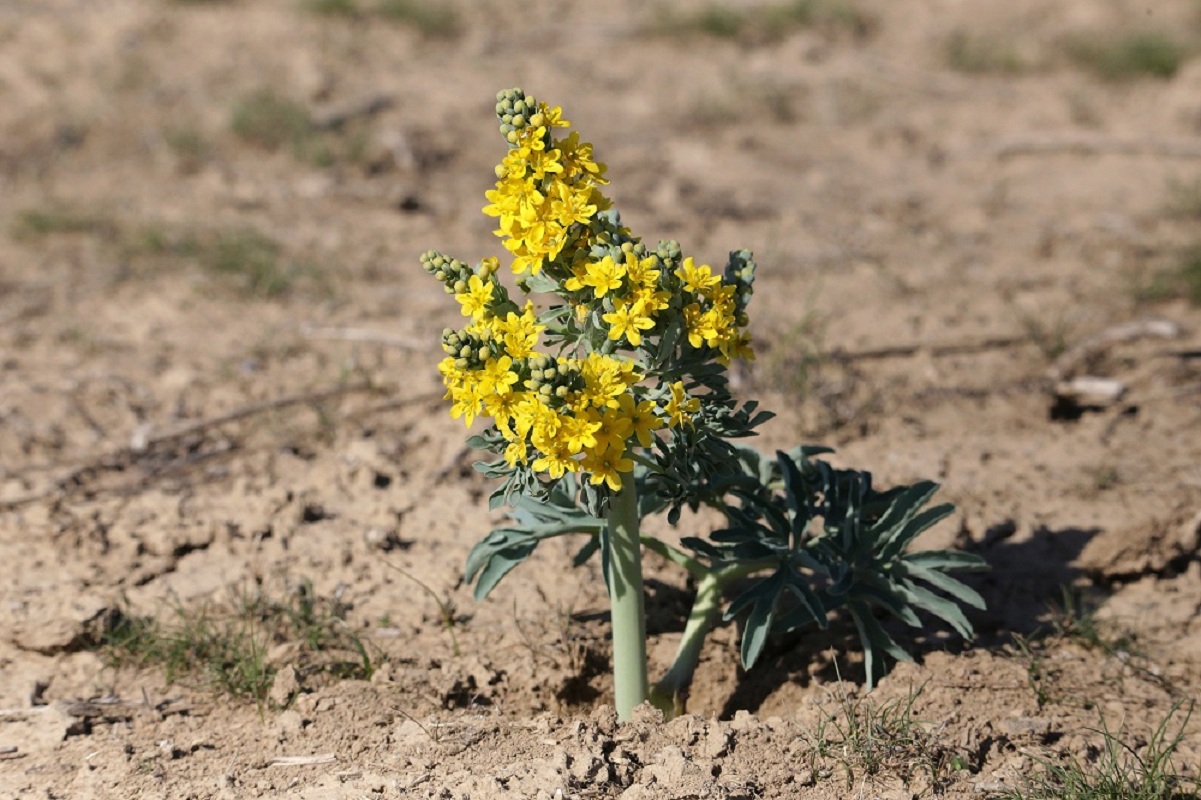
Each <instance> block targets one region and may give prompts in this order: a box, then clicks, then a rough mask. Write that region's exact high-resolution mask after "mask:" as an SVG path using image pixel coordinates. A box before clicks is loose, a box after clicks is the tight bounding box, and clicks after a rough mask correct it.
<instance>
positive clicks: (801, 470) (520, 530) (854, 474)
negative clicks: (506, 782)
mask: <svg viewBox="0 0 1201 800" xmlns="http://www.w3.org/2000/svg"><path fill="white" fill-rule="evenodd" d="M822 452H827V451H826V450H825V449H824V448H816V447H811V448H797V449H795V450H793V451H791V452H789V453H777V454H776V458H775V459H774V460H773V459H769V458H766V457H764V456H763V455H761V454H759V453H758V452H757V451H755V450H753V449H750V448H738V449H737V450H736V451H734V458H732V459H727V460H726V461H725V462H723V463H724V464H725V465H727V466H728V467H731V468H728V469H724V470H718V469H714V470H712V471H709V472H707V473H700V474H697V475H695V476H691V477H690V478H688V479H687V480H689V481H691V483H690V485H691V486H692V487H693V491H692V492H691V493H690V495H689V496H688V497H687V498H686V499H684V502H686V503H689V504H691V505H695V504H704V505H708V506H712V507H714V508H717V509H719V510H722V511H724V513H725V514H726V516H727V520H728V522H729V527H728V528H725V529H723V530H719V531H716V532H714V533H713V534H712V535H711V536H710V537H709V538H708V539H702V538H699V537H686V538H684V539H683V540H682V541H681V544H682V545H683V546H684V547H685V548H687V549H688V550H690V551H692V553H693V555H692V556H691V557H690V556H683V557H682V562H683V563H686V564H689V565H693V571H694V575H698V574H699V575H705V574H711V575H716V576H723V575H724V576H728V580H727V579H722V582H723V583H726V584H727V585H728V584H732V583H733V581H734V579H736V578H743V577H746V576H747V575H748V574H754V575H755V576H756V578H755V580H754V582H753V583H751V584H750V585H749V587H747V588H745V589H744V590H743V591H742V592H741V593H740V594H739V595H738V596H737V597H736V598H734V600H733V601H732V602H731V603H730V605H729V607H728V608H727V610H726V612H725V618H726V619H727V620H730V619H734V618H742V619H743V620H744V624H743V633H742V645H741V654H742V663H743V666H744V667H746V668H747V669H750V668H751V667H753V666H754V665H755V662H756V661H757V660H758V659H759V657H760V656H761V655H762V652H763V648H764V645H765V644H766V642H767V639H768V636H769V635H770V634H772V633H775V632H788V631H794V630H797V629H800V628H805V627H809V626H814V625H816V626H818V627H826V626H827V625H828V624H829V618H830V615H831V614H832V613H833V612H836V611H838V610H843V611H845V612H846V613H847V614H848V615H849V616H850V617H851V619H852V620H853V621H854V624H855V627H856V629H857V631H858V633H859V638H860V642H861V644H862V646H863V650H864V656H865V662H866V670H867V679H868V685H869V686H871V685H872V684H874V682H875V681H876V680H877V679H878V678H879V677H880V676H881V675H883V674H884V672H885V668H886V664H887V661H888V660H910V656H909V654H908V653H907V652H906V651H905V649H904V648H903V647H902V646H901V645H900V644H899V643H898V642H897V641H896V640H895V639H894V638H893V637H892V635H891V634H890V633H889V632H888V631H887V630H886V629H885V627H884V625H883V624H881V622H880V620H879V619H877V614H878V613H882V614H884V615H885V616H891V617H893V618H895V619H897V620H899V621H901V622H903V623H904V624H906V625H907V626H909V627H913V628H920V627H921V626H922V621H921V618H920V617H919V616H918V614H919V612H922V613H927V614H930V615H932V616H934V617H936V618H938V619H940V620H942V621H943V622H945V623H947V624H948V625H950V626H951V627H952V628H953V629H954V630H955V631H956V632H957V633H959V634H960V635H962V636H964V637H965V638H970V637H971V636H972V625H971V623H970V622H969V621H968V619H967V617H966V616H965V615H964V614H963V612H962V610H961V609H960V605H961V604H963V605H969V606H972V607H974V608H983V607H984V600H983V598H982V597H981V596H980V595H979V594H978V593H977V592H976V591H975V590H974V589H972V588H971V587H969V586H967V585H966V584H964V583H962V582H960V581H959V580H957V579H955V578H953V577H951V576H950V575H949V573H951V572H956V571H978V570H982V569H985V568H986V565H985V562H984V561H983V559H981V558H980V557H979V556H976V555H972V554H969V553H963V552H960V551H954V550H937V551H919V552H909V551H908V547H909V545H910V544H911V543H912V542H913V540H914V539H916V538H917V536H918V535H920V534H921V533H922V532H924V531H926V530H928V529H929V528H930V527H931V526H933V525H934V524H936V523H937V522H939V521H940V520H942V519H944V518H946V516H947V515H949V514H950V513H951V511H952V508H951V506H949V505H946V504H943V505H937V506H933V507H929V508H926V507H925V506H926V505H927V503H928V502H929V500H930V498H931V497H932V496H933V494H934V492H935V490H936V489H937V485H936V484H934V483H932V482H930V481H922V482H919V483H917V484H914V485H912V486H898V487H894V488H892V489H888V490H885V491H879V490H877V489H875V488H874V487H873V486H872V481H871V474H870V473H867V472H861V471H857V470H850V469H835V468H833V467H831V466H830V465H829V464H827V463H825V462H824V461H821V460H818V459H815V458H813V456H815V455H818V454H820V453H822ZM673 463H674V462H673ZM482 468H483V469H485V471H486V470H487V467H482ZM636 476H637V480H638V486H639V497H640V498H641V506H640V512H641V513H642V514H643V516H645V515H647V514H650V513H655V512H657V511H661V510H663V509H666V508H669V507H672V506H673V504H676V503H679V502H680V501H681V498H680V497H679V496H678V495H677V493H676V489H677V488H678V485H677V484H675V483H674V482H671V481H666V482H665V481H662V480H659V479H658V477H659V476H658V474H657V473H655V472H652V471H648V470H646V469H645V468H643V469H639V470H638V471H637V472H636ZM577 488H578V486H577V484H576V482H575V481H574V479H572V480H564V481H561V482H559V483H558V484H557V485H556V486H555V488H554V490H553V491H552V492H551V494H550V495H549V496H548V497H547V498H545V499H541V500H540V499H536V498H533V497H530V496H527V495H516V496H515V497H514V498H513V506H514V510H513V515H512V522H511V524H509V525H506V526H503V527H501V528H498V529H496V530H494V531H493V532H492V533H491V534H489V535H488V537H486V538H485V539H484V540H483V541H482V542H480V543H479V544H477V545H476V546H475V548H474V549H473V550H472V552H471V555H470V556H469V558H468V562H467V570H466V574H467V579H468V581H475V582H476V588H475V593H476V597H477V598H479V599H482V598H484V597H486V596H487V595H488V593H489V592H491V591H492V589H494V588H495V587H496V585H497V583H499V581H500V580H501V579H502V578H503V577H504V576H505V575H506V574H508V573H509V571H511V570H512V569H513V568H514V567H516V566H517V565H518V564H520V563H521V562H522V561H524V560H525V559H526V558H528V557H529V556H530V555H531V554H532V553H533V551H534V549H535V548H536V547H537V545H538V544H539V543H540V542H541V541H543V540H544V539H547V538H552V537H557V536H563V535H567V534H584V535H587V536H588V537H589V538H588V541H587V542H586V544H585V545H584V547H583V548H582V549H581V550H580V553H579V556H578V557H577V559H576V561H577V564H578V563H582V562H583V561H584V560H586V559H587V558H588V557H590V556H591V555H592V554H593V553H595V552H598V551H599V550H600V549H601V546H602V544H603V537H602V533H603V530H604V521H603V520H602V519H600V518H599V517H597V516H595V515H593V514H591V513H590V512H589V511H588V510H586V509H585V508H584V507H583V506H582V505H581V504H580V502H579V500H578V498H577V494H576V492H577ZM655 549H657V550H661V551H670V548H668V547H667V545H664V544H663V543H661V542H659V543H657V546H656V548H655ZM681 555H682V554H681ZM668 557H669V558H670V557H671V555H670V554H669V553H668Z"/></svg>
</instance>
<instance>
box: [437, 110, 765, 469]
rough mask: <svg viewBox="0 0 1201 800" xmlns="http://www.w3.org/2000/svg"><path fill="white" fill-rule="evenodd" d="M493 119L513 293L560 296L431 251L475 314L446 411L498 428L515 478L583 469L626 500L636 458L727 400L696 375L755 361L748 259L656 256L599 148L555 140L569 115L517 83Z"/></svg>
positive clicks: (447, 372)
mask: <svg viewBox="0 0 1201 800" xmlns="http://www.w3.org/2000/svg"><path fill="white" fill-rule="evenodd" d="M496 112H497V116H498V117H499V118H500V121H501V133H502V135H503V136H504V137H505V140H506V141H507V142H508V144H509V152H508V154H507V155H506V156H505V158H504V160H503V161H502V162H501V164H500V165H499V166H498V167H497V169H496V175H497V178H498V180H497V183H496V187H495V188H494V189H492V190H490V191H488V192H487V198H488V200H489V201H490V204H489V205H488V206H486V207H485V208H484V213H485V214H488V215H490V216H494V217H497V218H498V219H499V227H498V229H497V231H496V233H497V235H498V236H500V237H501V238H502V239H503V240H504V246H505V248H506V249H507V250H508V251H509V253H510V254H511V255H512V264H511V266H512V271H513V272H514V273H515V274H517V275H518V276H519V277H518V287H519V288H520V289H521V290H522V291H523V292H524V293H526V294H529V293H530V292H533V291H539V292H545V293H550V294H552V295H556V296H557V298H558V302H556V303H554V304H552V305H551V306H550V308H549V309H547V310H545V311H543V312H542V313H538V312H537V310H536V307H535V304H534V302H533V300H530V299H526V300H525V301H524V303H522V304H519V303H518V302H516V301H514V300H513V299H511V298H510V296H509V292H508V290H507V289H506V288H505V286H504V285H503V284H502V283H501V281H500V280H499V278H498V275H497V272H498V269H499V261H498V260H497V259H495V258H489V259H485V260H483V261H482V262H480V263H479V264H478V265H477V266H476V267H475V268H471V267H468V266H467V265H466V264H464V263H463V262H461V261H457V260H455V259H453V258H450V257H448V256H445V255H443V254H441V253H439V252H437V251H432V250H431V251H429V252H427V253H425V254H424V255H423V256H422V266H423V268H424V269H425V271H426V272H428V273H430V274H431V275H433V276H434V277H435V278H437V279H438V280H439V281H441V282H442V283H443V285H444V287H445V289H446V291H447V292H448V293H449V294H452V295H453V296H454V298H455V300H456V301H457V302H458V303H459V305H460V310H461V312H462V314H463V316H464V317H470V322H469V323H468V324H467V325H466V326H465V327H464V328H462V329H461V330H451V329H447V330H446V331H444V332H443V341H442V344H443V349H444V350H445V351H446V353H447V357H446V358H445V359H443V361H442V362H441V364H440V365H439V370H440V372H441V374H442V377H443V381H444V383H445V385H446V388H447V398H448V399H450V400H451V401H452V406H451V414H452V416H454V417H455V418H456V419H457V418H462V419H463V420H464V421H465V422H466V424H467V425H469V426H470V425H471V424H472V422H473V421H474V420H475V418H476V417H480V416H485V417H488V418H490V419H491V421H492V428H491V429H490V430H491V432H492V436H493V438H492V440H491V441H492V442H493V443H495V446H494V448H493V449H494V451H495V452H497V453H501V454H503V460H504V463H505V464H506V465H507V468H508V469H509V470H510V471H513V472H517V471H520V470H527V471H529V472H531V473H533V474H534V475H536V476H542V477H543V478H544V479H550V480H557V479H559V478H562V477H563V476H564V475H565V474H567V473H577V472H580V473H584V474H586V475H587V476H588V478H589V483H590V484H592V485H600V484H604V485H606V486H608V487H609V488H610V489H612V490H614V491H616V490H618V489H619V488H620V487H621V485H622V475H623V474H627V473H630V472H631V471H632V470H633V469H634V461H635V460H636V458H637V456H636V455H635V452H634V449H633V448H635V447H640V448H643V449H644V450H649V449H651V448H653V447H654V446H655V445H656V443H657V442H658V441H659V440H660V439H661V438H662V437H664V436H666V437H673V436H681V435H683V433H684V431H686V430H689V429H692V428H693V427H694V423H695V420H696V418H697V416H698V414H701V413H702V400H701V398H702V397H704V398H705V399H706V401H707V402H708V401H711V400H713V401H719V402H721V403H724V402H726V401H728V396H727V395H726V394H725V393H724V391H715V389H723V390H724V384H720V385H719V384H718V383H715V382H714V381H715V380H717V379H716V378H714V377H713V376H714V374H715V370H713V369H709V370H701V372H703V373H704V375H702V376H701V377H697V374H696V373H697V372H698V370H697V367H698V366H700V365H703V364H704V363H706V362H708V361H716V362H718V363H719V364H721V365H723V366H724V365H727V364H728V363H729V361H730V359H731V358H739V357H741V358H752V357H753V353H752V351H751V348H750V337H749V334H748V333H747V331H746V329H745V325H746V321H747V319H746V313H745V307H746V302H747V300H748V299H749V297H750V287H751V281H752V279H753V272H754V263H753V262H752V261H751V260H750V256H749V253H746V252H745V251H740V252H737V253H732V254H731V259H730V263H729V265H728V266H727V268H726V271H725V273H724V275H723V274H715V273H714V272H713V270H712V268H711V267H710V266H708V265H703V264H697V263H696V261H695V260H694V259H693V258H691V257H683V256H682V254H681V253H680V249H679V245H678V244H676V243H675V242H663V243H660V245H659V247H658V248H657V249H655V250H650V249H649V248H647V247H646V246H645V245H644V244H642V242H641V241H640V240H638V239H637V238H634V237H633V236H631V234H630V232H629V231H628V230H627V229H625V228H624V227H622V226H621V223H620V218H619V217H618V215H617V212H616V210H614V209H613V208H612V204H611V203H610V201H609V200H608V198H606V197H605V196H604V195H603V194H602V193H601V192H600V189H599V187H600V186H602V185H604V184H605V183H607V181H606V180H605V178H604V173H605V166H604V165H603V164H600V163H597V162H596V161H594V160H593V157H592V145H590V144H588V143H587V142H581V141H580V139H579V134H578V133H575V132H570V133H567V134H566V135H564V136H561V137H558V138H556V137H555V136H554V135H553V134H552V131H553V130H554V129H558V128H568V127H569V123H568V122H567V121H566V120H564V119H563V116H562V110H561V109H560V108H559V107H557V106H554V107H552V106H549V105H547V104H546V103H542V102H538V101H536V100H535V99H534V98H533V97H530V96H529V95H526V94H525V93H524V92H522V91H521V90H520V89H511V90H507V91H504V92H501V93H500V94H499V95H497V106H496ZM690 390H691V391H692V393H691V394H690ZM657 431H660V433H658V434H657V433H656V432H657ZM693 438H694V439H695V438H696V437H695V436H694V437H693ZM498 463H499V462H498Z"/></svg>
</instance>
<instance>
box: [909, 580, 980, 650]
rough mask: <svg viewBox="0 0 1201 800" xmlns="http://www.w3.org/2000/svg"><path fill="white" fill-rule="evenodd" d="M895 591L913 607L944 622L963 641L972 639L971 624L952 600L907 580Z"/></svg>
mask: <svg viewBox="0 0 1201 800" xmlns="http://www.w3.org/2000/svg"><path fill="white" fill-rule="evenodd" d="M896 590H897V592H898V593H899V594H900V595H901V596H903V597H905V598H906V599H907V600H908V601H909V602H910V603H912V604H913V605H915V606H917V607H918V608H920V609H922V610H923V611H928V612H930V613H931V614H933V615H934V616H936V617H938V618H939V619H942V620H944V621H946V622H947V623H948V624H949V625H950V626H951V627H952V628H954V629H955V631H956V632H957V633H958V634H959V635H960V636H962V637H963V638H964V639H971V638H972V635H973V631H972V623H970V622H968V619H967V617H965V616H964V615H963V611H962V610H960V608H959V606H958V605H956V604H955V602H954V601H953V600H948V599H947V598H945V597H939V596H938V595H936V594H935V593H934V592H932V591H930V590H929V589H926V588H923V587H921V586H918V585H917V584H916V583H914V582H913V581H909V580H903V581H901V582H900V583H899V584H898V585H897V587H896Z"/></svg>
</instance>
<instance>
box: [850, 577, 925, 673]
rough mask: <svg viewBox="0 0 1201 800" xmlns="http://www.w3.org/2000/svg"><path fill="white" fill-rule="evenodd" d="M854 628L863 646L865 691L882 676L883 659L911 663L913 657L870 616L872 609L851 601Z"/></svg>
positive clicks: (883, 670)
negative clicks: (888, 657) (865, 673)
mask: <svg viewBox="0 0 1201 800" xmlns="http://www.w3.org/2000/svg"><path fill="white" fill-rule="evenodd" d="M848 610H849V611H850V612H851V618H852V619H853V620H854V621H855V628H856V629H857V630H858V631H859V643H860V644H861V645H863V662H864V668H865V670H866V671H867V690H868V691H869V692H870V691H871V690H872V689H873V688H874V687H875V685H876V679H877V678H878V677H882V676H883V675H884V672H885V669H884V657H885V656H891V657H892V658H893V659H894V660H896V661H912V660H913V656H911V655H909V653H907V652H905V649H904V648H903V647H901V646H900V645H899V644H897V643H896V642H895V641H893V639H892V637H891V636H889V635H888V632H887V631H885V630H884V626H882V625H881V624H880V623H879V622H878V621H877V620H876V617H875V615H873V614H872V609H871V607H870V606H868V605H867V604H866V603H860V602H857V601H854V600H852V601H851V602H850V603H849V604H848Z"/></svg>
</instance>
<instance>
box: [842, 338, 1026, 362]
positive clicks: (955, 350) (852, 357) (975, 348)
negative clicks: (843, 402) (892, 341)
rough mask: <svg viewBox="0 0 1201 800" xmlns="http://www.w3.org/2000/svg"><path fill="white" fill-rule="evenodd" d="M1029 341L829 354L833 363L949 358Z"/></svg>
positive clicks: (986, 341) (930, 344) (918, 344)
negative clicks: (923, 356)
mask: <svg viewBox="0 0 1201 800" xmlns="http://www.w3.org/2000/svg"><path fill="white" fill-rule="evenodd" d="M1029 341H1030V337H1029V336H991V337H988V338H984V339H977V340H974V341H973V340H964V341H959V342H938V343H934V342H914V343H912V344H898V345H891V346H889V347H877V348H872V349H869V350H834V351H832V352H831V353H830V358H832V359H833V360H835V361H871V360H876V359H885V358H898V357H905V356H914V355H917V354H918V353H929V354H930V355H932V356H951V355H958V354H961V353H979V352H981V351H984V350H1001V349H1004V348H1006V347H1014V346H1016V345H1021V344H1025V343H1027V342H1029Z"/></svg>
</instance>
